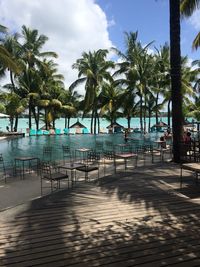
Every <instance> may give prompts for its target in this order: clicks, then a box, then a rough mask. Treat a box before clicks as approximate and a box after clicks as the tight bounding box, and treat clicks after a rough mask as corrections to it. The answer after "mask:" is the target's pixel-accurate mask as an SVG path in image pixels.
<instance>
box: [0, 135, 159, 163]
mask: <svg viewBox="0 0 200 267" xmlns="http://www.w3.org/2000/svg"><path fill="white" fill-rule="evenodd" d="M129 137H131V138H134V139H136V140H140V141H138V142H140V143H143V142H144V141H154V140H156V139H158V138H159V134H155V133H152V134H148V135H145V136H144V135H141V134H140V133H131V134H130V135H129ZM96 141H101V142H102V143H103V144H104V146H105V143H106V141H110V142H112V143H113V144H114V145H116V144H120V143H124V135H123V134H121V133H118V134H99V135H91V134H80V135H77V134H76V135H50V136H45V135H42V136H30V137H28V136H27V137H20V138H14V139H4V140H1V141H0V153H2V154H3V157H4V159H5V161H9V162H10V161H13V160H14V158H15V157H22V156H34V157H38V158H40V159H43V147H44V146H51V147H52V148H53V158H52V160H61V159H62V157H63V153H62V145H68V146H70V148H71V149H77V148H80V147H85V148H95V144H96Z"/></svg>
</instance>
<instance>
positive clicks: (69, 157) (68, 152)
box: [62, 145, 73, 162]
mask: <svg viewBox="0 0 200 267" xmlns="http://www.w3.org/2000/svg"><path fill="white" fill-rule="evenodd" d="M62 152H63V162H65V160H66V159H67V160H70V161H71V160H72V156H73V155H72V154H73V153H72V151H71V149H70V146H66V145H62Z"/></svg>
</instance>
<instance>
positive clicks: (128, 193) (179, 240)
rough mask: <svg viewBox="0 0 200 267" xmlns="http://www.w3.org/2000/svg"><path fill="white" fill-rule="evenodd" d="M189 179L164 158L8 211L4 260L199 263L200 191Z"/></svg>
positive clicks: (2, 237)
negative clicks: (181, 181)
mask: <svg viewBox="0 0 200 267" xmlns="http://www.w3.org/2000/svg"><path fill="white" fill-rule="evenodd" d="M186 180H187V178H186ZM188 180H189V179H188ZM189 187H191V188H198V187H196V185H195V184H191V179H190V183H189V184H188V183H185V187H184V188H183V189H182V191H180V190H179V167H178V166H176V165H174V164H163V165H156V166H151V167H142V168H137V169H135V170H134V171H132V172H126V173H124V172H123V173H117V175H116V176H115V177H114V176H108V177H104V178H103V179H101V182H100V184H96V183H82V184H79V185H78V186H77V187H76V188H74V189H72V190H68V191H67V190H63V191H61V192H58V193H56V194H53V195H49V196H46V197H44V198H42V199H37V200H34V201H32V202H30V203H28V204H27V205H24V206H19V207H16V208H14V209H11V210H9V211H6V212H2V213H1V223H0V266H20V267H23V266H48V267H49V266H81V267H84V266H87V267H88V266H115V267H116V266H136V265H139V266H169V265H175V264H176V266H179V265H180V266H200V250H199V248H200V241H199V236H200V227H199V226H200V205H199V204H200V191H199V188H198V192H196V193H197V195H195V196H194V195H193V194H192V196H193V198H190V196H189V195H188V194H185V191H187V190H188V188H189ZM186 189H187V190H186Z"/></svg>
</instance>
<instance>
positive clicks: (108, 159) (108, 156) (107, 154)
mask: <svg viewBox="0 0 200 267" xmlns="http://www.w3.org/2000/svg"><path fill="white" fill-rule="evenodd" d="M103 160H104V164H103V165H104V176H105V175H106V165H107V164H109V163H111V164H113V166H114V173H116V164H115V153H114V151H110V150H104V152H103Z"/></svg>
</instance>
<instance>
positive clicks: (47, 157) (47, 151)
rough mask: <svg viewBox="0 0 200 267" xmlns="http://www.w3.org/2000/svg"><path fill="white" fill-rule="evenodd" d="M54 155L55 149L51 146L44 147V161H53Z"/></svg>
mask: <svg viewBox="0 0 200 267" xmlns="http://www.w3.org/2000/svg"><path fill="white" fill-rule="evenodd" d="M52 153H53V149H52V147H51V146H44V147H43V154H42V161H47V162H50V161H52Z"/></svg>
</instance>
